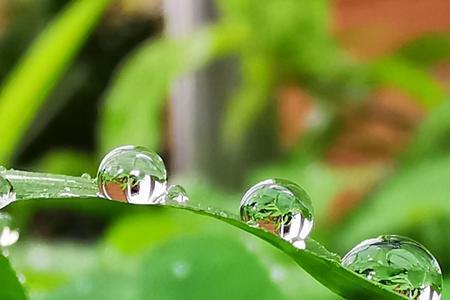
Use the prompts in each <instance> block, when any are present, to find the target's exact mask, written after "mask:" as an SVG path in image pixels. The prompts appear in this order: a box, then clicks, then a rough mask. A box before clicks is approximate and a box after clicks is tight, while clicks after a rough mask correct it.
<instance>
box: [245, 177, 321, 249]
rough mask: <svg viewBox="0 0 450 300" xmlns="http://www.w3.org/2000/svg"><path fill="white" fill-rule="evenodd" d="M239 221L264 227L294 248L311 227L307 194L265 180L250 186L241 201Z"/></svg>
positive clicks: (300, 244)
mask: <svg viewBox="0 0 450 300" xmlns="http://www.w3.org/2000/svg"><path fill="white" fill-rule="evenodd" d="M240 213H241V219H242V220H243V221H245V222H247V224H249V225H251V226H257V227H261V228H264V229H265V230H268V231H270V232H272V233H274V234H277V235H279V236H281V237H282V238H283V239H285V240H287V241H289V242H291V243H292V244H293V245H294V246H296V247H298V248H304V245H305V243H304V242H303V241H304V240H305V239H306V238H307V237H308V235H309V234H310V233H311V230H312V227H313V207H312V204H311V200H310V198H309V196H308V194H307V193H306V192H305V191H304V190H303V189H302V188H301V187H300V186H298V185H297V184H295V183H293V182H291V181H288V180H283V179H268V180H265V181H262V182H260V183H258V184H256V185H254V186H253V187H251V188H250V189H249V190H248V191H247V192H246V193H245V195H244V196H243V197H242V200H241V208H240Z"/></svg>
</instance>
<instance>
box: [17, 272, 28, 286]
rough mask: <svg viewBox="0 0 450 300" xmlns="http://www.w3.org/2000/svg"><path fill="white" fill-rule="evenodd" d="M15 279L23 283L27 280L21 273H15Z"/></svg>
mask: <svg viewBox="0 0 450 300" xmlns="http://www.w3.org/2000/svg"><path fill="white" fill-rule="evenodd" d="M17 279H19V282H20V283H21V284H25V283H26V282H27V278H26V277H25V275H24V274H23V273H17Z"/></svg>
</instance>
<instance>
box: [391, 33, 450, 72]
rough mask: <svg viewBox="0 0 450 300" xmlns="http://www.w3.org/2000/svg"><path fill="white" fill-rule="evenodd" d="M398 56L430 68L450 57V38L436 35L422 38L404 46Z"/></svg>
mask: <svg viewBox="0 0 450 300" xmlns="http://www.w3.org/2000/svg"><path fill="white" fill-rule="evenodd" d="M397 55H398V56H401V57H402V58H404V59H406V60H408V61H410V62H411V63H413V64H416V65H419V66H423V67H428V66H430V65H432V64H434V63H437V62H440V61H443V60H445V59H448V58H449V57H450V36H449V35H448V34H438V33H436V34H429V35H426V36H423V37H420V38H418V39H417V40H414V41H412V42H410V43H408V44H406V46H403V47H402V48H401V49H400V50H398V51H397Z"/></svg>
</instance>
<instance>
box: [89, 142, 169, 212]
mask: <svg viewBox="0 0 450 300" xmlns="http://www.w3.org/2000/svg"><path fill="white" fill-rule="evenodd" d="M97 180H98V185H99V189H100V195H101V196H104V197H106V198H108V199H111V200H117V201H121V202H128V203H133V204H156V203H159V202H160V201H162V200H164V197H163V196H164V195H165V193H166V186H167V173H166V168H165V166H164V162H163V161H162V159H161V158H160V157H159V156H158V154H156V153H154V152H152V151H149V150H147V149H145V148H143V147H135V146H124V147H119V148H116V149H114V150H113V151H111V152H110V153H108V154H107V155H106V156H105V158H103V160H102V162H101V163H100V167H99V169H98V174H97Z"/></svg>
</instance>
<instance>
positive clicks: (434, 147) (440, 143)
mask: <svg viewBox="0 0 450 300" xmlns="http://www.w3.org/2000/svg"><path fill="white" fill-rule="evenodd" d="M449 136H450V101H449V100H446V101H444V102H443V103H442V104H440V105H438V106H437V107H436V108H435V109H433V110H432V111H431V112H430V114H429V115H428V116H427V118H426V119H425V121H424V122H423V123H422V124H421V125H420V127H419V129H418V130H417V133H416V135H415V137H414V139H413V141H412V142H411V144H410V145H409V146H408V148H407V149H406V152H405V153H404V154H403V157H402V162H403V163H404V164H413V163H416V162H418V161H421V160H424V159H428V158H430V157H437V156H442V155H444V154H448V153H449V150H450V144H449V143H448V141H449V139H448V137H449Z"/></svg>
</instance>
